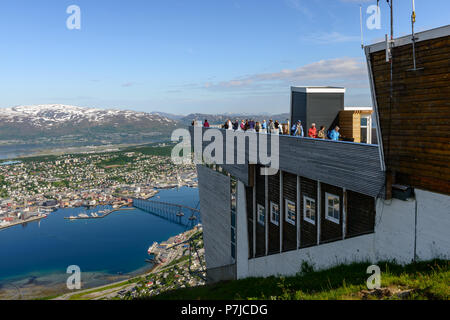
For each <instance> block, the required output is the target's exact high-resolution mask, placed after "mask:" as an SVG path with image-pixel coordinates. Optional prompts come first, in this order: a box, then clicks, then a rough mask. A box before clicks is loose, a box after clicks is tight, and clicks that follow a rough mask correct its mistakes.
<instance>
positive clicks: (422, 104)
mask: <svg viewBox="0 0 450 320" xmlns="http://www.w3.org/2000/svg"><path fill="white" fill-rule="evenodd" d="M449 34H450V26H445V27H441V28H437V29H433V30H428V31H425V32H421V33H417V34H416V38H417V40H416V41H417V42H416V55H415V58H416V63H417V70H412V68H413V52H412V40H411V38H412V37H411V36H406V37H402V38H398V39H395V40H394V43H393V48H392V50H391V53H392V75H393V77H392V79H391V63H390V62H388V61H386V50H385V49H386V44H385V43H379V44H375V45H372V46H368V47H366V55H367V62H368V65H369V71H370V73H371V84H372V93H373V100H374V105H375V106H376V108H377V111H378V114H379V118H380V120H379V122H380V123H379V125H380V129H381V132H380V134H381V136H382V138H383V140H382V146H383V153H384V160H385V164H386V170H387V173H388V175H387V185H388V190H387V191H386V192H387V194H390V186H391V185H392V184H394V183H396V184H403V185H407V186H411V187H414V188H420V189H424V190H429V191H434V192H439V193H443V194H447V195H449V194H450V183H449V181H450V85H449V83H450V35H449Z"/></svg>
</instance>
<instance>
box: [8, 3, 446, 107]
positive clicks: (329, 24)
mask: <svg viewBox="0 0 450 320" xmlns="http://www.w3.org/2000/svg"><path fill="white" fill-rule="evenodd" d="M73 4H75V5H78V6H79V7H80V9H81V29H80V30H69V29H68V28H67V27H66V20H67V18H68V17H69V14H67V13H66V9H67V7H68V6H70V5H73ZM360 4H362V6H363V20H364V23H365V20H366V19H367V18H368V17H369V14H366V13H365V11H366V9H367V7H368V6H369V5H372V4H376V0H369V1H368V0H356V1H353V0H190V1H187V0H127V1H125V0H109V1H106V0H94V1H93V0H70V1H66V0H27V1H25V0H2V2H1V7H0V37H1V40H2V41H1V50H0V61H1V64H0V74H1V76H0V107H11V106H15V105H31V104H48V103H61V104H70V105H79V106H88V107H99V108H121V109H133V110H139V111H147V112H150V111H155V110H157V111H163V112H170V113H178V114H188V113H192V112H205V113H222V112H248V113H250V112H269V113H278V112H287V111H288V109H289V86H291V85H339V86H345V87H346V88H347V94H346V98H345V99H346V104H347V105H364V106H366V105H370V92H369V88H368V79H367V71H366V65H365V60H364V59H363V52H362V50H361V47H360V24H359V6H360ZM380 8H381V29H380V30H369V29H367V28H366V27H364V38H365V42H366V44H368V43H373V42H378V41H380V39H382V38H383V37H384V34H385V33H389V29H388V28H389V16H388V6H387V4H386V1H385V0H380ZM394 8H395V13H396V15H395V18H396V20H395V26H394V28H395V35H396V36H401V35H405V34H408V33H410V29H411V26H410V15H411V1H410V0H397V1H395V6H394ZM416 12H417V23H416V29H417V30H419V31H420V30H425V29H430V28H434V27H440V26H443V25H446V24H448V23H449V15H448V12H450V1H448V0H416Z"/></svg>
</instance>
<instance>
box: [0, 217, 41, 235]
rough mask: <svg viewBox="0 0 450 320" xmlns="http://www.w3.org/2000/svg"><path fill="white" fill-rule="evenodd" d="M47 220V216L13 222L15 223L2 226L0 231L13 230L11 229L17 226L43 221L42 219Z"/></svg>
mask: <svg viewBox="0 0 450 320" xmlns="http://www.w3.org/2000/svg"><path fill="white" fill-rule="evenodd" d="M45 218H47V215H43V216H37V217H32V218H30V219H27V220H23V221H17V222H13V223H10V224H8V225H4V226H0V231H1V230H4V229H8V228H11V227H14V226H17V225H20V224H24V223H29V222H34V221H39V220H42V219H45Z"/></svg>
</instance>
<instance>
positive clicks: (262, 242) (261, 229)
mask: <svg viewBox="0 0 450 320" xmlns="http://www.w3.org/2000/svg"><path fill="white" fill-rule="evenodd" d="M260 168H261V166H256V168H255V169H256V186H255V188H256V235H255V236H256V252H255V255H256V256H257V257H260V256H263V255H265V254H266V230H265V226H263V225H261V224H260V223H259V222H258V205H261V206H263V207H265V206H266V204H265V188H266V186H265V176H262V175H261V170H260ZM266 215H267V208H266Z"/></svg>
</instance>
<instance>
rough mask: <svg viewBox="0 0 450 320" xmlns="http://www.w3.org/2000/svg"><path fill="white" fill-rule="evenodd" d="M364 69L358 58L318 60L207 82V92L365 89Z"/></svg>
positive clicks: (361, 61)
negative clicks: (296, 86) (294, 87)
mask: <svg viewBox="0 0 450 320" xmlns="http://www.w3.org/2000/svg"><path fill="white" fill-rule="evenodd" d="M367 79H368V77H367V69H366V64H365V61H364V60H363V59H361V58H337V59H328V60H320V61H317V62H313V63H310V64H307V65H304V66H301V67H299V68H296V69H284V70H280V71H278V72H273V73H259V74H253V75H249V76H245V77H241V78H237V79H232V80H228V81H222V82H217V83H212V82H208V83H206V84H205V85H204V88H208V89H252V88H253V89H255V88H257V87H261V88H262V86H265V88H264V89H266V88H267V86H268V85H277V84H278V86H286V85H288V84H290V85H293V84H302V85H305V84H307V85H330V84H333V85H351V86H352V87H355V88H356V87H360V88H361V87H362V88H365V87H367Z"/></svg>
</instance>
